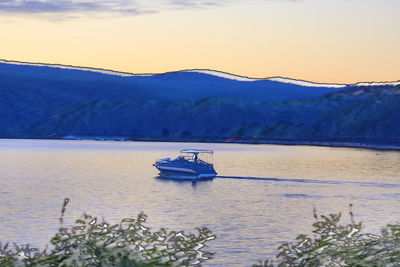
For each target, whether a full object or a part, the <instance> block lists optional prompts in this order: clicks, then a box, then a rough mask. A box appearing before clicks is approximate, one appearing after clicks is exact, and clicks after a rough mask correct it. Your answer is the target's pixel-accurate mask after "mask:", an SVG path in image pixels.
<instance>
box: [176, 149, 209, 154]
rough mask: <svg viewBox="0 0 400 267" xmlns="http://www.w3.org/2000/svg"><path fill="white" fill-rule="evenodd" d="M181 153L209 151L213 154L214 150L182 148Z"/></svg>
mask: <svg viewBox="0 0 400 267" xmlns="http://www.w3.org/2000/svg"><path fill="white" fill-rule="evenodd" d="M181 153H190V154H200V153H209V154H213V153H214V151H212V150H207V149H183V150H181Z"/></svg>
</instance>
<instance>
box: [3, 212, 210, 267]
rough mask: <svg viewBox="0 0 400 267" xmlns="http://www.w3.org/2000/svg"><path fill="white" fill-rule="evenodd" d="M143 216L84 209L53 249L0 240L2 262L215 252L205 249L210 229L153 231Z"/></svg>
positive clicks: (183, 257)
mask: <svg viewBox="0 0 400 267" xmlns="http://www.w3.org/2000/svg"><path fill="white" fill-rule="evenodd" d="M145 221H146V215H145V214H143V213H141V214H139V215H138V217H137V219H124V220H122V221H121V222H120V223H119V224H115V225H111V224H108V223H106V222H99V221H98V219H97V218H95V217H92V216H90V215H87V214H84V215H83V216H82V218H81V219H79V220H77V221H76V225H75V226H72V227H70V228H66V227H60V228H59V231H58V232H57V233H56V234H55V236H54V237H53V238H52V239H51V244H52V249H51V250H50V251H46V250H44V251H39V250H38V249H32V248H30V247H29V246H25V247H18V246H17V245H14V247H9V245H8V244H6V245H4V246H0V266H2V267H3V266H4V267H8V266H10V267H11V266H32V267H33V266H35V267H39V266H40V267H45V266H46V267H47V266H48V267H51V266H60V267H62V266H68V267H70V266H71V267H84V266H85V267H86V266H87V267H91V266H93V267H95V266H96V267H97V266H116V267H128V266H132V267H135V266H137V267H142V266H145V267H150V266H197V265H199V264H200V263H201V262H203V261H205V260H208V259H210V258H211V256H212V253H210V252H205V251H203V250H202V249H203V248H204V247H205V243H206V242H208V241H210V240H213V239H215V236H214V235H212V234H211V232H210V231H209V230H208V229H206V228H197V231H198V233H197V234H186V233H184V232H183V231H179V232H176V231H167V230H165V229H161V230H159V231H156V232H151V231H150V229H149V228H148V227H145V226H144V225H143V224H144V223H145Z"/></svg>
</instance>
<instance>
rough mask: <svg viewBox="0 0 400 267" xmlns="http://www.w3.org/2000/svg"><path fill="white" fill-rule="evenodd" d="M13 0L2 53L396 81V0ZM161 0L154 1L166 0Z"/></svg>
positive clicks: (1, 22)
mask: <svg viewBox="0 0 400 267" xmlns="http://www.w3.org/2000/svg"><path fill="white" fill-rule="evenodd" d="M7 1H8V2H9V4H10V5H13V4H14V6H13V9H11V8H9V10H8V9H7V8H5V7H6V6H5V5H7ZM7 1H5V2H6V4H1V3H0V34H1V36H2V38H1V42H0V58H1V59H7V60H18V61H30V62H42V63H59V64H67V65H77V66H88V67H100V68H105V69H113V70H118V71H125V72H133V73H160V72H166V71H174V70H181V69H193V68H206V69H216V70H220V71H225V72H230V73H234V74H239V75H245V76H250V77H258V78H261V77H271V76H284V77H290V78H297V79H303V80H309V81H315V82H331V83H355V82H360V81H395V80H400V34H399V33H400V16H399V15H398V11H399V10H400V1H398V0H379V1H378V0H297V1H296V0H295V1H293V0H247V1H244V0H232V1H229V0H225V1H222V0H220V1H209V2H215V3H219V4H220V6H204V7H201V6H187V3H189V2H185V5H183V4H182V6H179V7H177V6H174V5H172V4H170V5H169V6H168V5H165V7H163V8H160V9H159V10H158V9H155V10H152V11H157V12H154V13H151V12H150V13H144V14H128V13H126V12H125V13H124V12H119V11H118V9H117V8H118V6H116V7H113V8H114V9H115V10H117V11H113V12H112V13H109V12H107V11H104V10H101V8H99V7H96V8H97V9H95V8H94V10H90V9H85V10H78V9H77V10H73V8H70V9H71V10H55V11H54V10H50V11H49V10H47V9H45V8H47V7H42V5H40V6H39V10H38V8H37V7H35V9H34V10H33V8H32V7H30V6H28V7H23V6H21V7H18V8H19V9H18V8H16V6H15V5H16V3H17V2H16V1H15V0H7ZM76 1H78V2H79V0H76ZM81 1H82V2H90V1H89V0H87V1H83V0H81ZM157 1H159V3H158V2H156V1H154V2H153V4H154V5H153V8H156V7H157V5H160V6H162V3H164V4H165V3H167V2H162V1H167V0H157ZM186 1H189V0H186ZM44 2H46V1H44ZM67 2H68V1H67ZM149 2H151V1H149ZM176 2H177V3H178V2H179V1H176ZM181 2H184V1H181ZM198 2H199V3H203V2H204V1H200V0H198ZM132 3H133V2H132ZM138 3H140V1H138ZM190 3H192V4H193V3H196V1H195V0H192V1H191V2H190ZM156 4H157V5H156ZM137 5H138V4H137V3H136V7H137ZM175 5H176V4H175ZM29 8H31V9H29ZM40 8H43V10H44V11H46V12H44V11H43V12H42V11H41V10H40ZM85 8H86V7H85ZM107 8H109V7H107ZM138 13H140V12H138ZM72 17H73V18H72Z"/></svg>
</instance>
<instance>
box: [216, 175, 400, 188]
mask: <svg viewBox="0 0 400 267" xmlns="http://www.w3.org/2000/svg"><path fill="white" fill-rule="evenodd" d="M215 178H218V179H237V180H258V181H273V182H292V183H314V184H315V183H317V184H334V185H345V184H351V185H359V186H372V187H386V188H392V187H400V184H395V183H384V182H358V181H335V180H315V179H288V178H272V177H271V178H270V177H245V176H216V177H215Z"/></svg>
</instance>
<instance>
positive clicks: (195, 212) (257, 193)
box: [0, 139, 400, 266]
mask: <svg viewBox="0 0 400 267" xmlns="http://www.w3.org/2000/svg"><path fill="white" fill-rule="evenodd" d="M184 148H198V149H213V150H214V151H215V154H214V166H215V169H216V170H217V172H218V175H219V177H217V178H215V179H214V180H212V181H203V182H197V183H191V182H177V181H172V180H160V179H155V177H156V176H157V174H158V172H157V170H156V169H155V168H154V167H153V166H152V164H153V163H154V161H155V160H156V159H160V158H164V157H174V156H176V155H177V154H178V150H180V149H184ZM65 197H69V198H70V199H71V201H70V203H69V205H68V207H67V211H66V213H65V222H66V224H72V223H73V222H74V221H75V219H77V218H78V217H80V215H81V214H82V213H84V212H86V213H89V214H92V215H95V216H98V217H100V218H102V217H103V218H104V219H106V220H107V221H108V222H111V223H117V222H119V221H120V220H121V219H122V218H126V217H133V218H136V215H137V214H138V213H139V212H141V211H144V212H145V213H146V214H147V215H148V222H147V225H148V226H150V227H151V228H152V229H153V230H158V229H159V228H160V227H166V228H168V229H173V230H186V231H191V232H194V231H195V228H196V227H199V226H206V227H208V228H209V229H210V230H211V231H212V232H213V233H214V234H216V235H217V239H216V240H214V241H211V242H209V248H208V250H209V251H212V252H216V253H217V254H216V255H215V257H214V259H212V260H210V261H208V262H207V263H206V264H205V266H251V264H253V263H255V262H256V261H258V260H261V259H265V258H267V257H272V256H273V255H275V252H276V248H277V247H278V246H279V244H281V243H282V242H285V241H291V240H293V239H294V238H295V237H296V236H297V235H298V234H300V233H310V230H311V224H312V223H313V221H314V218H313V207H315V208H316V209H317V212H318V213H319V214H327V213H334V212H340V211H342V212H343V213H344V221H345V222H348V221H349V218H348V216H346V215H347V212H348V210H349V204H350V203H352V204H353V205H354V208H353V211H354V214H355V219H356V221H360V220H361V221H363V222H364V223H365V229H366V231H372V232H379V230H380V227H382V226H384V225H385V224H387V223H394V222H398V221H399V219H400V209H399V208H398V207H399V201H400V152H396V151H376V150H363V149H352V148H327V147H311V146H279V145H245V144H207V143H155V142H115V141H114V142H113V141H62V140H7V139H3V140H0V241H3V242H7V241H9V242H16V243H19V244H26V243H31V244H33V245H35V246H41V247H44V246H45V244H46V243H47V242H48V240H49V239H50V238H51V237H52V235H53V234H54V233H55V232H56V231H57V229H58V227H59V223H58V218H59V217H60V210H61V206H62V202H63V200H64V198H65Z"/></svg>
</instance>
